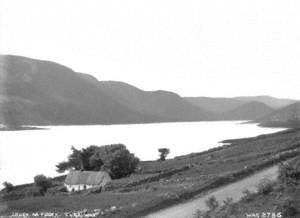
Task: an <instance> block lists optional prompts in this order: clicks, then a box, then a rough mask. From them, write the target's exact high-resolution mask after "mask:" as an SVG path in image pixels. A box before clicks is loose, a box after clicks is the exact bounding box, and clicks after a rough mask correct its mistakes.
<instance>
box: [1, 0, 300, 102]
mask: <svg viewBox="0 0 300 218" xmlns="http://www.w3.org/2000/svg"><path fill="white" fill-rule="evenodd" d="M299 11H300V1H299V0H209V1H208V0H43V1H41V0H26V1H23V0H0V53H2V54H14V55H22V56H27V57H31V58H37V59H44V60H51V61H55V62H58V63H61V64H63V65H66V66H68V67H70V68H72V69H73V70H75V71H77V72H83V73H89V74H92V75H94V76H95V77H97V78H98V79H99V80H118V81H123V82H127V83H130V84H132V85H135V86H137V87H139V88H142V89H144V90H157V89H164V90H169V91H174V92H177V93H178V94H180V95H182V96H212V97H217V96H222V97H231V96H241V95H272V96H276V97H285V98H297V99H300V91H299V87H300V28H299V27H300V13H299Z"/></svg>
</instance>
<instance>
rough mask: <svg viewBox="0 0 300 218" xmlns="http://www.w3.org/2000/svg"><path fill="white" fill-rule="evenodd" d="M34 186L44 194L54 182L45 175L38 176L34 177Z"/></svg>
mask: <svg viewBox="0 0 300 218" xmlns="http://www.w3.org/2000/svg"><path fill="white" fill-rule="evenodd" d="M34 184H35V185H36V186H37V187H39V188H40V192H41V194H44V193H45V192H46V191H47V189H48V188H50V187H51V186H52V180H51V178H47V177H46V176H44V175H37V176H35V177H34Z"/></svg>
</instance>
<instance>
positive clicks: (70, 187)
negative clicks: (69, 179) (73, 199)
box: [65, 184, 97, 192]
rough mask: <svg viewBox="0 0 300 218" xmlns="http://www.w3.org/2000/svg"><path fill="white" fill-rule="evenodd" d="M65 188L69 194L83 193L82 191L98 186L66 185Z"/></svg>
mask: <svg viewBox="0 0 300 218" xmlns="http://www.w3.org/2000/svg"><path fill="white" fill-rule="evenodd" d="M65 187H66V188H67V190H68V192H73V191H82V190H86V189H90V188H94V187H97V186H96V185H84V184H78V185H67V184H65Z"/></svg>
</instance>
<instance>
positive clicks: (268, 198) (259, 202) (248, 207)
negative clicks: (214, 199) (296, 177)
mask: <svg viewBox="0 0 300 218" xmlns="http://www.w3.org/2000/svg"><path fill="white" fill-rule="evenodd" d="M290 164H291V165H292V166H294V167H295V166H298V168H299V167H300V157H297V158H295V159H294V160H293V161H291V162H290ZM276 187H278V186H276V185H274V190H273V191H272V192H271V193H269V194H262V193H256V194H251V195H249V197H247V198H244V199H242V200H241V201H239V202H237V203H235V204H232V205H230V206H227V207H223V208H222V209H221V210H219V211H218V212H217V213H215V214H214V216H213V217H215V218H221V217H224V215H225V217H230V216H231V215H234V217H237V218H238V217H246V214H253V213H258V214H260V216H262V214H263V213H267V212H270V213H276V214H277V213H279V212H281V213H282V212H283V211H282V209H281V208H280V205H282V203H283V202H284V200H285V199H286V198H289V199H291V200H292V201H293V202H294V207H295V208H297V209H298V213H297V214H295V215H293V216H288V217H289V218H297V217H300V185H298V187H296V188H295V189H291V190H287V191H282V190H277V189H276ZM232 208H235V209H234V210H232ZM229 211H230V212H229ZM283 217H286V216H283Z"/></svg>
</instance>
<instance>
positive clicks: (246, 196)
mask: <svg viewBox="0 0 300 218" xmlns="http://www.w3.org/2000/svg"><path fill="white" fill-rule="evenodd" d="M253 199H254V193H252V192H250V191H249V190H248V189H246V190H244V191H243V197H242V200H243V201H252V200H253Z"/></svg>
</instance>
